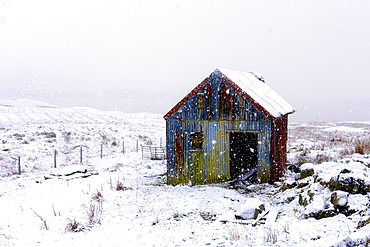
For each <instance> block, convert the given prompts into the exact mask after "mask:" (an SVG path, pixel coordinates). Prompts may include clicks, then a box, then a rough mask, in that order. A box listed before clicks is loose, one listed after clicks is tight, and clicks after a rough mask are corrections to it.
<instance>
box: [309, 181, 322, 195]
mask: <svg viewBox="0 0 370 247" xmlns="http://www.w3.org/2000/svg"><path fill="white" fill-rule="evenodd" d="M323 189H324V187H323V186H322V185H321V184H320V183H314V184H312V185H311V188H310V192H311V193H312V194H314V195H319V194H321V191H322V190H323Z"/></svg>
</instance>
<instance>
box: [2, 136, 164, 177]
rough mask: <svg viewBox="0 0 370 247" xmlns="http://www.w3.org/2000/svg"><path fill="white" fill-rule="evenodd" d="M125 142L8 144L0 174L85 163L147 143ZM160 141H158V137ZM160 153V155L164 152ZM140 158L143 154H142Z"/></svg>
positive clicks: (134, 149)
mask: <svg viewBox="0 0 370 247" xmlns="http://www.w3.org/2000/svg"><path fill="white" fill-rule="evenodd" d="M128 142H129V143H128V145H127V144H126V143H125V141H124V140H121V141H115V142H113V143H111V142H109V143H108V142H106V143H88V142H87V143H84V144H75V145H72V144H70V145H68V144H64V145H63V146H58V147H54V148H50V147H44V148H40V147H38V148H37V149H36V150H35V149H31V150H27V149H26V148H24V147H22V148H19V147H12V148H11V150H7V149H3V150H1V151H3V152H0V177H6V176H11V175H16V174H18V175H20V174H22V173H27V172H35V171H40V170H47V169H50V168H59V167H65V166H69V165H77V164H84V165H87V164H89V163H90V162H91V160H92V159H96V158H100V159H103V158H104V157H109V156H114V155H123V154H124V153H126V152H140V151H142V149H143V148H142V147H143V146H147V145H145V144H146V142H145V140H142V138H141V139H137V140H136V141H135V140H129V141H128ZM160 145H162V140H161V144H160ZM159 153H160V152H158V155H156V157H157V158H158V159H159V158H160V154H159ZM161 157H162V158H161V159H164V155H162V156H161ZM142 158H147V157H144V156H143V155H142Z"/></svg>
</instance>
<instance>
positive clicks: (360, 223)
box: [357, 217, 370, 229]
mask: <svg viewBox="0 0 370 247" xmlns="http://www.w3.org/2000/svg"><path fill="white" fill-rule="evenodd" d="M368 224H370V217H369V218H367V220H361V221H360V222H358V224H357V229H360V228H362V227H364V226H366V225H368Z"/></svg>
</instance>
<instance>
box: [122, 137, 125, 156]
mask: <svg viewBox="0 0 370 247" xmlns="http://www.w3.org/2000/svg"><path fill="white" fill-rule="evenodd" d="M122 153H123V154H124V153H125V141H124V140H122Z"/></svg>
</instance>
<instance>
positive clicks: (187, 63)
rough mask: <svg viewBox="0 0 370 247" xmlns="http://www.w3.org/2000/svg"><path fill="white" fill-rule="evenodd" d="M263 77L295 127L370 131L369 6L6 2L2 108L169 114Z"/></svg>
mask: <svg viewBox="0 0 370 247" xmlns="http://www.w3.org/2000/svg"><path fill="white" fill-rule="evenodd" d="M217 67H221V68H227V69H233V70H239V71H250V70H255V71H258V72H260V73H261V74H262V75H263V76H264V77H265V78H266V83H267V84H268V85H269V86H270V87H271V88H273V89H274V90H275V91H276V92H277V93H279V94H280V95H281V96H282V97H283V98H285V99H286V100H287V101H288V102H289V103H290V104H291V105H293V106H294V107H295V108H296V109H297V112H296V113H294V114H292V115H291V116H290V120H291V121H347V120H355V121H359V120H361V121H369V120H370V114H369V113H370V97H369V96H370V83H369V78H370V1H368V0H358V1H347V0H346V1H339V0H335V1H322V0H310V1H296V0H292V1H285V0H279V1H261V0H257V1H247V0H243V1H236V0H229V1H215V0H210V1H199V0H198V1H189V0H187V1H176V0H171V1H159V0H150V1H138V0H137V1H122V0H119V1H113V0H112V1H110V0H107V1H94V0H89V1H78V0H73V1H70V0H63V1H59V0H54V1H50V0H48V1H39V0H11V1H8V0H4V1H2V2H1V3H0V98H2V99H20V98H21V99H32V100H40V101H45V102H48V103H52V104H56V105H59V106H87V107H94V108H99V109H102V110H123V111H125V112H143V111H146V112H156V113H161V114H165V113H166V112H167V111H168V110H170V108H172V107H173V106H174V105H175V104H176V103H177V102H178V101H180V100H181V99H182V98H183V97H184V96H185V95H186V94H187V93H189V92H190V91H191V90H192V89H193V88H194V87H195V86H196V85H197V84H199V83H200V82H201V81H202V80H203V79H204V78H205V77H207V76H208V75H209V74H210V73H211V72H212V71H213V70H214V69H215V68H217Z"/></svg>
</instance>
